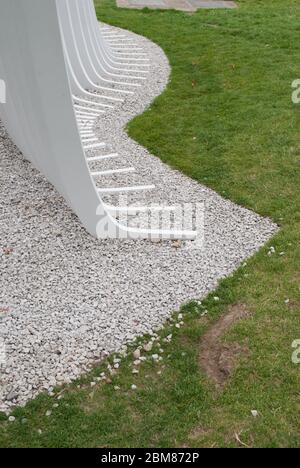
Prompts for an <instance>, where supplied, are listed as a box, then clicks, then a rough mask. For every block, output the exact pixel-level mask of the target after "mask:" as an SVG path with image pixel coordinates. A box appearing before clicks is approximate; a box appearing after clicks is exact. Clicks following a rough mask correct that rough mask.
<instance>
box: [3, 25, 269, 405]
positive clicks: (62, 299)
mask: <svg viewBox="0 0 300 468" xmlns="http://www.w3.org/2000/svg"><path fill="white" fill-rule="evenodd" d="M115 29H116V30H117V28H115ZM122 33H124V32H123V31H122ZM127 34H128V36H129V37H135V39H136V40H135V42H136V43H139V44H141V45H142V47H143V48H144V49H145V51H146V52H147V53H148V56H149V57H150V58H151V62H150V63H151V67H150V73H149V75H148V79H147V81H146V82H145V83H144V85H143V87H142V88H141V89H140V90H139V91H138V92H137V94H135V95H134V96H133V97H128V98H126V100H125V101H124V102H123V103H122V104H120V105H118V106H117V107H116V108H115V109H114V110H113V111H110V112H109V113H108V114H106V115H105V116H104V117H100V119H99V120H98V122H97V125H96V130H95V132H96V133H97V135H98V136H99V138H100V139H101V140H104V141H106V142H107V143H108V145H110V148H108V149H111V150H113V151H118V152H119V154H120V155H121V162H120V161H116V160H115V161H109V162H107V163H106V164H104V163H102V164H101V166H100V164H95V165H94V167H93V168H94V169H97V168H99V169H100V167H101V168H105V167H107V168H112V167H121V166H127V165H133V166H134V167H135V168H136V174H134V175H127V176H122V178H118V179H116V178H112V179H111V180H109V179H105V181H103V180H102V179H101V180H99V184H100V183H101V184H107V186H109V184H110V183H112V182H114V183H116V181H117V182H118V183H120V185H121V184H123V183H124V184H125V183H126V185H127V184H131V183H143V184H145V183H146V184H149V183H154V184H155V185H156V190H154V191H152V192H147V193H146V192H145V193H143V194H141V193H139V194H137V195H132V197H131V198H130V201H132V202H135V203H143V204H144V203H146V202H147V204H149V203H152V202H160V203H162V204H167V203H171V204H174V203H182V202H202V201H204V202H205V245H204V248H202V249H197V248H191V243H190V242H187V243H183V244H182V245H181V247H180V248H174V245H173V244H172V242H162V243H154V242H150V241H129V240H126V241H113V240H108V241H102V240H96V239H94V238H92V237H90V236H89V235H88V234H87V233H86V231H85V230H84V229H83V227H82V226H81V224H80V222H79V221H78V219H77V218H76V216H75V215H74V214H73V213H72V212H71V210H70V209H69V208H68V207H67V206H66V203H65V201H64V200H63V199H62V197H61V196H60V195H59V194H58V193H57V192H56V190H55V189H54V188H53V187H52V186H51V185H50V184H49V183H48V182H47V180H46V179H45V178H44V177H43V176H42V175H41V174H40V173H39V172H38V171H37V170H36V169H35V168H34V167H33V166H32V165H31V164H30V163H29V162H27V161H26V160H25V159H24V158H23V156H22V154H20V152H19V151H18V149H17V148H16V147H15V146H14V145H13V143H12V142H11V141H10V140H9V138H8V135H7V134H6V132H5V130H4V128H3V126H2V125H1V122H0V162H1V172H0V184H1V192H0V216H1V218H0V219H1V225H0V231H1V250H0V261H1V290H0V340H2V342H4V343H5V353H6V360H5V363H3V364H2V365H1V364H0V365H1V375H0V384H1V387H0V411H6V412H9V411H10V410H11V408H12V407H13V406H15V405H21V406H22V405H24V404H25V403H26V402H27V401H28V400H30V399H32V398H34V397H35V396H36V395H38V394H39V393H40V392H42V391H45V390H47V391H50V392H51V390H52V388H53V387H54V386H55V385H56V384H62V383H64V382H70V381H72V380H74V379H76V378H77V377H78V376H80V375H81V374H83V373H84V372H87V371H88V370H89V369H90V368H91V366H92V365H93V364H94V362H95V361H99V360H101V359H102V358H103V357H104V356H105V355H107V353H112V352H115V351H119V350H120V349H121V348H122V346H124V344H126V343H128V342H131V341H132V340H133V339H134V338H135V337H137V336H141V335H143V334H145V333H148V332H150V331H152V330H157V329H159V328H161V327H162V326H163V324H164V323H165V321H166V320H167V318H168V317H170V316H171V314H172V313H173V312H174V311H175V310H178V308H179V307H180V306H181V305H182V304H183V303H186V302H187V301H190V300H192V299H201V298H203V297H204V296H205V295H207V293H208V292H210V291H212V290H213V289H215V288H216V286H217V284H218V281H219V280H220V279H221V278H224V277H225V276H227V275H230V274H231V273H232V272H233V271H234V270H235V269H236V268H237V267H238V266H239V265H240V264H241V263H242V262H244V261H245V259H247V258H248V257H250V256H251V255H253V254H254V253H255V252H256V251H257V250H258V249H259V248H260V247H261V246H262V245H263V244H264V243H265V242H266V241H267V240H268V239H270V237H271V236H272V235H274V233H275V232H276V231H277V229H278V228H277V226H276V225H274V224H273V223H272V222H271V221H270V220H268V219H263V218H261V217H260V216H258V215H256V214H255V213H253V212H251V211H249V210H246V209H244V208H241V207H239V206H237V205H235V204H233V203H231V202H229V201H227V200H225V199H223V198H222V197H220V196H219V195H217V194H216V193H215V192H213V191H212V190H210V189H208V188H206V187H204V186H202V185H199V184H198V183H196V182H195V181H192V180H191V179H189V178H187V177H185V176H184V175H182V174H181V173H179V172H178V171H174V170H172V169H170V168H169V167H168V166H166V165H165V164H163V163H162V162H161V161H160V160H159V159H158V158H157V157H155V156H153V155H150V154H149V153H148V152H147V150H146V149H144V148H142V147H140V146H139V145H138V144H136V143H135V142H134V141H132V140H131V139H129V138H128V136H127V135H126V133H125V131H124V130H123V128H124V126H125V125H126V123H127V122H128V121H129V120H131V119H132V118H133V117H134V116H135V115H137V114H139V113H141V112H142V111H143V110H144V109H145V108H146V107H147V106H149V105H150V103H151V102H152V101H153V98H154V97H155V96H157V95H159V94H160V93H161V92H162V91H163V89H164V88H165V86H166V85H167V82H168V79H169V73H170V67H169V63H168V61H167V58H166V56H165V54H164V53H163V51H162V50H161V49H160V48H159V47H158V46H157V45H155V44H153V43H151V42H150V41H148V40H146V39H145V38H142V37H139V36H137V35H135V34H132V33H129V32H128V33H127ZM107 200H108V201H110V197H107ZM2 358H3V353H2Z"/></svg>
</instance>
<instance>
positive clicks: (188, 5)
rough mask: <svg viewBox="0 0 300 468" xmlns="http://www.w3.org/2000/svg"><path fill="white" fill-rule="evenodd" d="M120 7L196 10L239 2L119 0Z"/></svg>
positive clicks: (227, 6)
mask: <svg viewBox="0 0 300 468" xmlns="http://www.w3.org/2000/svg"><path fill="white" fill-rule="evenodd" d="M117 5H118V6H119V7H120V8H151V9H174V10H182V11H196V10H198V9H200V8H236V7H237V4H236V3H235V2H233V1H226V0H117Z"/></svg>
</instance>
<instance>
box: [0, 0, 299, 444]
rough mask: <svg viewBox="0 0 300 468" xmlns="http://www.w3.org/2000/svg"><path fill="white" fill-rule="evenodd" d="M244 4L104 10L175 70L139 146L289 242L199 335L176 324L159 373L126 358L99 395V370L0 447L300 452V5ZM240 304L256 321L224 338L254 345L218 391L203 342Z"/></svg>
mask: <svg viewBox="0 0 300 468" xmlns="http://www.w3.org/2000/svg"><path fill="white" fill-rule="evenodd" d="M238 3H239V8H238V9H236V10H215V11H212V10H211V11H203V10H202V11H199V12H197V13H195V14H187V13H181V12H174V11H150V10H142V11H138V10H121V9H117V8H116V7H115V2H114V1H112V0H101V1H100V0H97V1H96V5H97V12H98V14H99V18H101V19H102V20H104V21H106V22H108V23H110V24H113V25H116V26H120V27H123V28H127V29H130V30H132V31H135V32H137V33H140V34H143V35H144V36H147V37H148V38H149V39H151V40H153V41H154V42H156V43H157V44H159V45H160V46H161V47H162V48H163V49H164V51H165V52H166V54H167V56H168V58H169V60H170V63H171V66H172V76H171V82H170V85H169V87H168V89H167V90H166V91H165V92H164V93H163V94H162V95H161V96H160V97H159V98H158V99H156V101H155V102H154V104H153V105H152V106H151V109H150V110H148V111H147V112H145V113H144V114H143V115H142V116H139V117H137V118H136V119H135V120H134V121H133V122H131V123H130V125H129V133H130V135H131V137H133V138H134V139H135V140H137V141H138V142H139V143H141V144H142V145H144V146H146V147H147V148H148V149H149V150H150V151H151V152H152V153H154V154H156V155H157V156H159V157H160V158H161V159H162V160H163V161H165V162H166V163H168V164H170V165H171V166H172V167H175V168H177V169H179V170H181V171H182V172H184V173H185V174H187V175H189V176H190V177H192V178H194V179H196V180H197V181H199V182H201V183H203V184H205V185H207V186H209V187H211V188H213V189H215V190H216V191H217V192H218V193H220V194H222V195H223V196H224V197H227V198H229V199H230V200H233V201H235V202H237V203H239V204H241V205H243V206H246V207H248V208H250V209H253V210H254V211H256V212H258V213H260V214H262V215H264V216H270V217H271V218H272V219H273V220H274V221H276V222H277V223H278V224H279V225H280V226H281V230H280V232H279V234H278V235H277V236H276V238H274V239H273V240H272V242H270V243H269V245H268V246H267V247H265V248H263V249H261V251H260V252H259V253H258V254H257V255H256V256H255V257H254V258H253V259H251V260H250V261H249V262H248V264H247V266H246V267H243V268H240V270H239V271H237V272H236V273H235V274H234V275H233V276H232V277H231V278H229V279H226V280H224V281H222V283H221V284H220V286H219V289H218V291H217V292H215V293H214V294H213V295H211V296H209V297H208V298H207V299H206V300H205V301H204V303H203V306H204V308H205V309H207V310H208V312H209V313H208V315H207V316H206V317H203V318H201V316H200V314H199V310H198V309H199V307H196V305H195V303H193V304H190V305H187V306H185V307H184V308H183V313H184V314H185V317H186V318H185V321H186V325H185V326H184V327H183V328H182V329H180V330H176V332H174V330H173V328H170V329H172V330H173V333H174V340H173V341H172V343H170V344H168V345H164V349H165V359H164V365H165V367H164V368H162V365H161V364H150V363H147V364H145V365H143V366H142V370H141V373H140V375H139V376H138V377H135V378H133V376H132V374H131V368H130V367H129V363H130V361H132V359H127V360H125V361H124V363H123V364H122V365H121V370H120V372H118V374H117V375H116V376H115V377H114V379H113V384H112V385H107V384H106V385H105V384H99V385H98V386H97V387H96V388H93V389H91V387H90V384H89V381H91V380H92V379H93V378H94V375H98V374H99V373H100V372H101V371H102V370H103V367H102V368H100V367H99V368H97V369H95V371H94V373H93V374H92V375H91V376H88V378H87V380H86V381H84V380H83V381H82V382H80V383H81V385H82V386H81V388H80V389H78V388H77V384H76V385H73V386H71V387H68V388H66V391H65V392H64V394H63V395H64V397H63V399H61V400H60V401H59V407H58V408H56V409H53V413H52V416H51V417H49V418H46V417H45V413H46V411H47V410H49V409H51V408H52V406H53V404H54V403H55V401H56V400H55V398H50V397H48V396H45V395H42V396H40V397H39V398H37V399H36V400H35V401H33V402H31V403H30V404H28V405H27V407H26V408H25V409H17V410H16V411H15V412H14V415H15V416H16V418H17V420H16V422H15V423H8V422H7V421H6V418H5V417H4V416H3V418H1V417H0V446H22V447H23V446H27V447H29V446H34V447H39V446H42V447H68V446H72V447H76V446H84V447H105V446H109V447H138V446H143V447H152V446H153V447H164V446H171V447H174V446H175V447H182V446H183V445H185V446H189V447H211V446H216V447H223V446H226V447H237V446H240V445H241V444H240V443H239V442H238V440H237V438H236V434H237V435H239V438H240V440H241V441H242V442H243V443H244V444H246V445H247V446H251V447H262V446H266V447H282V446H286V447H300V427H299V420H300V365H298V366H297V365H295V364H293V363H292V361H291V354H292V348H291V343H292V341H293V340H295V339H297V338H298V339H299V338H300V320H299V313H300V268H299V265H300V251H299V241H300V210H299V206H300V190H299V181H300V132H299V128H300V126H299V123H300V105H298V106H297V105H295V104H292V102H291V92H292V88H291V83H292V81H293V80H294V79H296V78H300V43H299V33H300V23H299V17H300V4H299V0H284V1H283V0H241V1H239V2H238ZM195 137H196V138H195ZM270 246H274V247H275V249H276V252H275V253H274V254H273V255H272V256H268V250H269V247H270ZM281 252H284V255H280V253H281ZM216 295H217V296H219V297H220V301H219V302H215V301H214V299H213V296H216ZM286 299H289V300H290V302H289V303H286ZM238 303H241V304H244V305H245V307H246V308H247V309H248V310H249V312H251V315H250V317H249V318H247V319H246V320H243V321H242V322H239V323H238V324H236V325H235V326H234V327H233V328H232V330H231V331H230V332H229V333H228V334H227V335H226V337H225V339H226V340H228V341H234V342H238V343H240V344H242V345H243V344H244V345H245V344H246V345H247V347H248V348H249V353H248V354H247V355H245V356H243V357H241V359H240V360H239V362H238V366H237V368H236V370H235V372H234V374H233V375H232V377H231V379H230V381H229V382H228V384H227V385H226V387H225V388H224V389H223V391H216V389H215V388H214V386H213V385H212V384H211V383H210V382H209V381H208V380H207V379H206V377H205V375H203V373H202V372H201V370H200V369H199V365H198V362H199V345H200V342H201V337H202V336H203V333H204V332H205V331H206V330H207V329H208V328H209V327H210V325H211V324H212V323H214V322H215V321H216V320H217V319H218V317H220V316H221V315H222V314H224V313H226V311H227V310H228V308H229V307H230V306H231V305H234V304H238ZM200 311H201V309H200ZM168 333H169V331H168V329H165V330H164V331H163V332H162V334H168ZM159 370H161V371H162V374H161V375H158V371H159ZM133 382H135V383H136V385H137V390H136V391H132V390H131V389H130V387H131V384H132V383H133ZM115 385H118V386H119V387H120V390H118V391H116V390H115V389H114V386H115ZM254 409H255V410H257V411H258V412H259V416H258V417H257V418H254V417H253V416H252V415H251V410H254ZM24 418H26V421H24V420H23V422H22V419H24ZM38 430H41V431H42V433H39V432H38Z"/></svg>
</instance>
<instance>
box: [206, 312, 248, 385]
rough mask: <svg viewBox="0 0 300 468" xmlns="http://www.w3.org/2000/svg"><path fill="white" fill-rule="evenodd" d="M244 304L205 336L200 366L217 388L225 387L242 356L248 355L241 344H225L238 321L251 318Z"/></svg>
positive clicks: (226, 316) (221, 319) (222, 319)
mask: <svg viewBox="0 0 300 468" xmlns="http://www.w3.org/2000/svg"><path fill="white" fill-rule="evenodd" d="M249 315H250V314H249V312H248V310H247V308H246V306H245V305H244V304H236V305H234V306H232V307H231V308H230V309H229V312H228V313H227V314H226V315H224V316H223V317H221V318H220V320H218V321H217V322H216V323H215V324H214V325H213V326H212V327H211V328H210V329H209V330H208V332H207V333H206V334H205V335H204V337H203V339H202V341H201V348H200V358H199V361H200V366H201V369H203V371H204V372H205V373H206V375H207V376H208V378H209V379H210V380H212V381H213V382H214V383H215V384H216V386H217V387H223V386H224V385H225V384H226V382H227V380H228V379H229V377H230V376H231V374H232V372H233V370H234V368H235V367H236V363H237V359H238V357H239V356H240V355H245V354H247V353H248V351H249V350H248V348H247V346H245V345H240V344H239V343H224V342H223V341H222V338H223V336H224V335H225V333H226V332H227V331H228V330H229V329H230V328H231V327H232V326H233V325H234V324H235V323H236V322H238V321H240V320H242V319H244V318H246V317H249Z"/></svg>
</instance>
